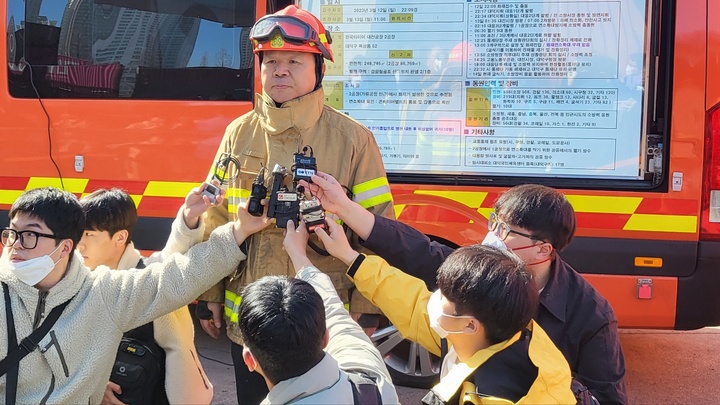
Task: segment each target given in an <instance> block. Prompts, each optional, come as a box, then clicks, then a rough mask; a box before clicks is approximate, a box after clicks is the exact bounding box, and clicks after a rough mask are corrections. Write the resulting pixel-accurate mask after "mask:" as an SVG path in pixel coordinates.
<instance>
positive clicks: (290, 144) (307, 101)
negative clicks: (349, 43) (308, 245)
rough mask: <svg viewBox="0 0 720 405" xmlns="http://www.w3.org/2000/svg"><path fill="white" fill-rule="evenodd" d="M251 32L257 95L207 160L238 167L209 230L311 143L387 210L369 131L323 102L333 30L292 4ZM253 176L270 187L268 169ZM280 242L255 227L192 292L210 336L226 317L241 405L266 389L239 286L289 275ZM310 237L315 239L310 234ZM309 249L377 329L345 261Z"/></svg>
mask: <svg viewBox="0 0 720 405" xmlns="http://www.w3.org/2000/svg"><path fill="white" fill-rule="evenodd" d="M250 40H251V41H252V44H253V52H254V53H255V54H256V55H257V57H258V60H259V62H260V81H261V84H262V93H261V94H257V95H256V98H255V108H254V109H253V111H250V112H248V113H247V114H245V115H243V116H241V117H239V118H237V119H236V120H234V121H233V122H232V123H230V124H229V125H228V127H227V129H226V131H225V135H224V137H223V139H222V141H221V144H220V147H219V149H218V151H217V155H216V157H215V159H214V160H213V162H217V161H218V160H219V159H220V157H221V156H222V155H223V154H227V155H230V156H233V157H234V158H236V160H237V162H238V164H239V166H240V167H239V172H238V174H237V176H236V177H235V178H234V179H233V180H232V181H230V183H229V184H228V200H227V204H223V205H218V206H216V207H213V208H211V209H210V210H208V213H207V217H206V219H207V222H208V228H207V229H208V230H212V229H213V228H215V227H216V226H219V225H221V224H224V223H226V222H228V221H232V220H233V218H234V215H235V212H234V210H235V207H236V206H237V205H238V204H240V203H242V202H243V201H245V200H246V199H247V198H248V196H249V195H250V194H251V192H252V190H253V182H254V181H255V179H256V178H257V177H258V174H259V172H260V171H261V169H262V168H263V167H266V168H272V167H274V166H275V165H276V164H280V165H282V166H285V167H287V168H290V167H291V166H292V165H293V163H294V156H293V154H295V153H298V152H300V151H301V150H302V148H304V146H305V145H308V146H310V147H311V148H312V153H313V157H314V158H315V159H316V161H317V167H318V168H320V169H321V170H323V171H326V172H329V173H333V175H334V176H335V177H336V178H337V180H338V181H339V182H340V184H342V185H343V186H345V187H346V188H347V190H349V191H350V192H351V193H352V194H353V196H354V197H353V198H354V200H355V201H356V202H358V203H359V204H361V205H362V206H363V207H364V208H365V209H368V210H370V211H371V212H372V213H374V214H377V215H380V216H383V217H388V218H394V210H393V205H392V195H391V194H390V187H389V185H388V181H387V178H386V175H385V168H384V166H383V163H382V157H381V155H380V151H379V149H378V146H377V143H376V142H375V138H374V137H373V134H372V133H371V132H370V130H368V129H367V128H366V127H364V126H363V125H361V124H360V123H358V122H357V121H355V120H353V119H352V118H350V117H348V116H347V115H345V114H343V113H341V112H339V111H337V110H335V109H334V108H332V107H331V106H328V105H325V93H324V91H323V87H322V79H323V75H324V73H325V69H326V65H325V63H326V62H325V60H328V61H330V62H333V61H334V56H333V51H332V47H331V44H332V36H331V33H330V32H329V31H327V30H326V28H325V27H324V26H323V24H322V22H321V21H320V20H319V19H318V18H317V17H316V16H314V15H313V14H311V13H309V12H308V11H306V10H302V9H299V8H297V7H296V6H294V5H291V6H288V7H287V8H285V9H283V10H281V11H278V12H277V13H275V14H272V15H267V16H264V17H262V18H260V19H259V20H258V21H257V23H256V24H255V25H254V26H253V28H252V29H251V31H250ZM338 63H343V62H342V61H338ZM346 72H347V71H346ZM227 155H225V156H227ZM260 177H261V180H264V182H265V186H266V187H267V189H268V190H271V189H272V187H271V184H270V183H271V181H272V179H271V178H270V177H271V176H270V177H269V178H266V179H262V176H260ZM291 178H292V176H287V178H286V179H285V185H287V186H288V188H289V189H291V190H292V189H293V185H292V184H291ZM279 226H282V227H284V226H285V224H284V223H283V224H279ZM353 239H355V240H356V239H357V238H355V237H353ZM282 241H283V229H282V228H274V227H271V228H268V229H265V230H264V231H263V232H260V233H258V234H256V235H253V236H252V237H251V238H250V239H249V241H248V243H247V245H246V249H247V250H246V251H247V254H248V260H247V261H245V262H243V263H244V264H241V267H240V268H238V271H237V272H236V273H235V274H234V275H233V276H232V277H229V278H227V279H226V280H224V282H223V283H219V284H218V285H217V286H215V287H214V288H212V289H211V290H209V291H208V292H206V293H205V294H203V295H201V296H200V297H199V298H198V300H199V303H198V306H197V311H196V313H197V315H198V318H199V319H200V323H201V325H202V327H203V329H204V330H205V332H206V333H208V335H210V336H212V337H214V338H217V337H218V336H219V333H220V330H219V327H220V326H221V320H222V316H223V314H224V315H225V316H224V319H225V321H226V326H227V335H228V337H229V338H230V340H231V341H232V346H231V354H232V358H233V363H234V366H235V383H236V387H237V400H238V403H240V404H257V403H259V402H260V401H262V400H263V398H265V396H266V395H267V393H268V391H267V387H266V386H265V381H264V380H263V378H262V377H261V376H260V375H259V374H258V373H254V372H253V373H251V372H249V371H248V369H247V367H246V366H245V364H244V362H243V355H242V353H243V346H242V343H243V340H242V338H241V336H240V331H239V329H238V313H239V308H240V303H241V301H242V297H241V291H242V289H243V287H244V286H246V285H248V284H249V283H251V282H253V281H255V280H257V279H259V278H261V277H263V276H267V275H284V276H288V277H293V276H294V275H295V271H294V269H293V266H292V263H291V262H290V259H289V258H288V257H287V255H284V254H278V251H279V250H280V249H281V248H282ZM312 241H313V242H314V243H315V244H318V245H322V244H321V243H320V242H319V241H318V240H317V238H316V237H315V236H312ZM356 245H357V244H356ZM309 255H310V258H311V259H312V260H313V262H314V263H315V264H317V266H318V268H320V269H322V271H323V272H325V273H326V274H328V275H329V276H330V278H331V280H332V281H333V284H334V285H335V288H336V289H337V290H338V293H339V294H340V297H341V299H342V301H343V302H344V303H346V304H348V303H349V305H350V311H351V313H352V314H353V317H354V318H356V319H357V320H358V322H359V323H360V325H361V326H363V328H365V329H366V333H371V332H372V330H374V329H375V328H376V327H377V322H378V320H379V315H378V313H379V311H378V310H377V308H375V307H374V306H372V305H371V304H370V303H369V302H368V301H367V300H366V299H365V298H364V297H363V296H362V295H361V294H355V295H351V294H350V292H351V288H352V283H351V282H350V281H349V280H347V279H346V278H345V276H344V275H343V273H344V271H345V266H344V265H343V264H342V263H341V262H339V261H338V260H333V258H332V257H326V256H322V255H321V254H318V253H316V252H314V251H313V252H309ZM223 304H224V305H225V308H224V310H223V309H222V306H223ZM361 314H362V315H361Z"/></svg>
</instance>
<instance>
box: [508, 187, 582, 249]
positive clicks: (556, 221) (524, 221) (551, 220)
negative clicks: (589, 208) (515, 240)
mask: <svg viewBox="0 0 720 405" xmlns="http://www.w3.org/2000/svg"><path fill="white" fill-rule="evenodd" d="M495 212H496V213H497V215H498V216H499V217H500V218H501V219H502V220H503V221H505V222H507V223H508V225H510V226H518V227H520V228H525V229H527V230H528V231H530V233H531V234H532V235H533V237H534V239H537V240H541V241H544V242H550V244H552V245H553V248H555V250H557V251H561V250H563V249H564V248H565V246H567V245H568V244H569V243H570V241H572V239H573V237H574V236H575V211H574V210H573V208H572V205H570V202H568V200H567V199H566V198H565V196H564V195H562V193H560V192H559V191H557V190H555V189H553V188H550V187H546V186H541V185H539V184H523V185H520V186H515V187H513V188H511V189H510V190H508V191H506V192H505V193H503V194H502V195H501V196H500V198H498V200H497V202H496V203H495Z"/></svg>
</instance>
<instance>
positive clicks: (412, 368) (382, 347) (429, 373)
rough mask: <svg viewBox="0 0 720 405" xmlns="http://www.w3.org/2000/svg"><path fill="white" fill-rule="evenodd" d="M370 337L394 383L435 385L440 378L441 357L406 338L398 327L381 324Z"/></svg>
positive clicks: (409, 385) (411, 385)
mask: <svg viewBox="0 0 720 405" xmlns="http://www.w3.org/2000/svg"><path fill="white" fill-rule="evenodd" d="M371 340H372V341H373V343H374V344H375V346H376V347H377V348H378V350H379V351H380V355H381V356H382V357H383V359H384V360H385V365H386V366H387V368H388V371H389V372H390V377H392V380H393V383H394V384H395V385H402V386H405V387H413V388H432V387H433V386H434V385H435V384H436V383H437V382H438V381H439V380H440V366H441V360H440V358H439V357H437V356H435V355H433V354H432V353H430V352H428V351H427V350H425V349H424V348H423V347H421V346H420V345H419V344H417V343H414V342H411V341H409V340H407V339H404V338H403V337H402V336H401V335H400V332H398V330H397V328H395V326H393V325H387V326H381V327H380V328H378V329H377V330H376V331H375V333H373V335H372V338H371Z"/></svg>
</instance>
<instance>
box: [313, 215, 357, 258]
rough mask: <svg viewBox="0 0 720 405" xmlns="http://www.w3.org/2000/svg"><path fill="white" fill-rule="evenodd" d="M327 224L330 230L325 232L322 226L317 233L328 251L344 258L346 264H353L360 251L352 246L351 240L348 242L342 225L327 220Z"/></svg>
mask: <svg viewBox="0 0 720 405" xmlns="http://www.w3.org/2000/svg"><path fill="white" fill-rule="evenodd" d="M327 225H328V232H325V230H324V229H322V228H317V229H315V234H316V235H317V236H318V238H320V240H321V241H322V243H323V245H324V246H325V250H327V251H328V253H330V254H331V255H333V256H334V257H337V258H338V259H340V260H342V262H343V263H345V264H346V265H348V266H349V265H351V264H352V263H353V262H354V261H355V259H357V257H358V255H360V253H358V252H357V251H355V250H354V249H353V248H352V247H350V242H348V239H347V236H346V235H345V231H344V230H343V228H342V226H340V225H338V224H337V223H335V222H334V221H327Z"/></svg>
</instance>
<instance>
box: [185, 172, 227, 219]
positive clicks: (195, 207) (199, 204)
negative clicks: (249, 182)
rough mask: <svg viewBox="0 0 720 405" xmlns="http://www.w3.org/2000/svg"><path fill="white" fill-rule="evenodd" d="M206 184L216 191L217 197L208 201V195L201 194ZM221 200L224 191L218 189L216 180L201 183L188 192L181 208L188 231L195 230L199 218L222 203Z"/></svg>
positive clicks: (223, 196)
mask: <svg viewBox="0 0 720 405" xmlns="http://www.w3.org/2000/svg"><path fill="white" fill-rule="evenodd" d="M208 184H211V187H214V188H215V189H216V190H217V191H218V195H217V196H216V197H214V199H213V200H211V199H210V197H209V196H208V193H203V191H204V190H205V189H206V188H207V187H208ZM223 198H225V190H223V189H222V188H220V183H218V182H217V180H215V181H213V182H212V183H207V182H205V183H202V184H201V185H200V186H198V187H195V188H193V189H192V190H190V192H189V193H188V195H187V196H186V197H185V205H184V206H183V219H184V220H185V225H187V227H188V228H190V229H195V228H197V227H198V225H199V224H200V216H201V215H202V214H203V213H204V212H205V211H207V210H208V208H210V207H212V206H213V205H217V204H220V203H222V201H223Z"/></svg>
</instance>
